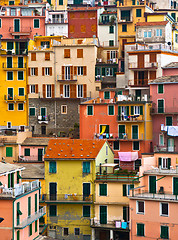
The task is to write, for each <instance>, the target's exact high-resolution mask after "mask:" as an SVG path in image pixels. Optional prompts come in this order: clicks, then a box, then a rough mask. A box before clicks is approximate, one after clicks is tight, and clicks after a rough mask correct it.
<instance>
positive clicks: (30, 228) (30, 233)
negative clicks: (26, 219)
mask: <svg viewBox="0 0 178 240" xmlns="http://www.w3.org/2000/svg"><path fill="white" fill-rule="evenodd" d="M31 235H32V223H31V224H30V225H29V236H31Z"/></svg>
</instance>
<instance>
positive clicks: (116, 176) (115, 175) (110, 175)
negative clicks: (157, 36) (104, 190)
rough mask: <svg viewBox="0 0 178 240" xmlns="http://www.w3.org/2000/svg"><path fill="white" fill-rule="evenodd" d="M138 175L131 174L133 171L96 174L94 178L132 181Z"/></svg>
mask: <svg viewBox="0 0 178 240" xmlns="http://www.w3.org/2000/svg"><path fill="white" fill-rule="evenodd" d="M137 178H138V176H135V175H133V173H129V172H128V173H125V174H124V173H106V174H96V180H104V181H105V180H106V181H113V180H115V181H132V180H134V179H137Z"/></svg>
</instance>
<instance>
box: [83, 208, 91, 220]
mask: <svg viewBox="0 0 178 240" xmlns="http://www.w3.org/2000/svg"><path fill="white" fill-rule="evenodd" d="M83 217H90V206H83Z"/></svg>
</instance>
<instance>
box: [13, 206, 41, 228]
mask: <svg viewBox="0 0 178 240" xmlns="http://www.w3.org/2000/svg"><path fill="white" fill-rule="evenodd" d="M45 214H46V206H45V207H42V208H40V209H39V210H38V211H37V212H35V213H34V214H32V215H30V216H29V217H27V218H25V219H23V220H22V221H21V222H20V224H18V225H16V226H15V228H16V229H21V228H25V227H26V226H29V225H30V224H31V223H33V222H35V221H36V220H38V219H39V218H41V217H42V216H44V215H45ZM22 216H23V215H22Z"/></svg>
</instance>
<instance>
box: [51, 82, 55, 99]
mask: <svg viewBox="0 0 178 240" xmlns="http://www.w3.org/2000/svg"><path fill="white" fill-rule="evenodd" d="M54 97H55V96H54V84H52V98H54Z"/></svg>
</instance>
